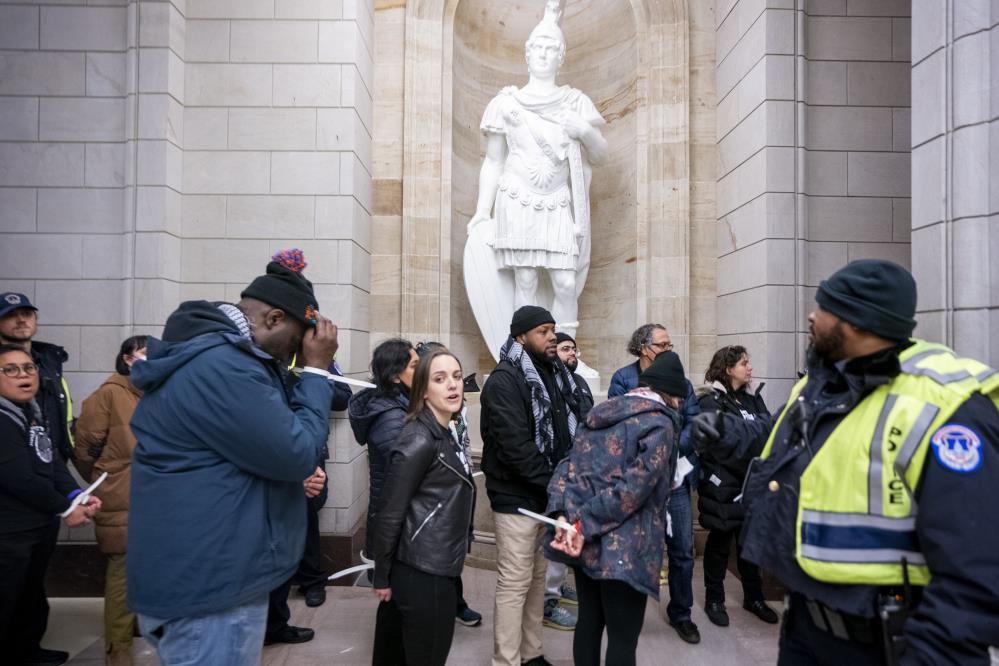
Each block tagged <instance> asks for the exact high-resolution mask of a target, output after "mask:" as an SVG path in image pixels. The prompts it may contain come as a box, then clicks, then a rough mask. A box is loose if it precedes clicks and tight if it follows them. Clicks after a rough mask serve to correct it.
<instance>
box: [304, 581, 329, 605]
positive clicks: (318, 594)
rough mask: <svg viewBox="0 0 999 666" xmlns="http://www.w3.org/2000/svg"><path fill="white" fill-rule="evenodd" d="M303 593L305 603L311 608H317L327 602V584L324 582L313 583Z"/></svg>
mask: <svg viewBox="0 0 999 666" xmlns="http://www.w3.org/2000/svg"><path fill="white" fill-rule="evenodd" d="M302 593H303V594H304V595H305V605H306V606H308V607H309V608H316V607H317V606H322V605H323V604H324V603H326V585H324V584H322V583H320V584H319V585H313V586H312V587H310V588H308V589H306V590H303V591H302Z"/></svg>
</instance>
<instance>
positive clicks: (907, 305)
mask: <svg viewBox="0 0 999 666" xmlns="http://www.w3.org/2000/svg"><path fill="white" fill-rule="evenodd" d="M815 301H816V302H817V303H818V304H819V306H821V307H822V309H823V310H825V311H826V312H829V313H831V314H834V315H836V316H837V317H839V318H840V319H842V320H844V321H846V322H849V323H851V324H853V325H854V326H856V327H857V328H860V329H862V330H865V331H869V332H871V333H873V334H875V335H877V336H879V337H882V338H885V339H888V340H908V339H909V336H911V335H912V329H914V328H915V327H916V320H915V319H913V317H914V316H915V314H916V281H915V280H913V279H912V275H911V274H910V273H909V271H907V270H905V269H904V268H902V267H901V266H899V265H898V264H896V263H892V262H890V261H885V260H883V259H861V260H859V261H854V262H852V263H850V264H847V265H846V266H844V267H843V268H841V269H839V270H838V271H836V272H835V273H833V274H832V276H831V277H830V278H829V279H828V280H824V281H822V283H821V284H819V290H818V292H817V293H816V294H815Z"/></svg>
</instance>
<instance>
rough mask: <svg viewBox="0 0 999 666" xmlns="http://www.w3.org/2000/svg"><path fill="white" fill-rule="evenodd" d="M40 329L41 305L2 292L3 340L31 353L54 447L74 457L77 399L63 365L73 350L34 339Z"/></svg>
mask: <svg viewBox="0 0 999 666" xmlns="http://www.w3.org/2000/svg"><path fill="white" fill-rule="evenodd" d="M37 332H38V308H36V307H35V306H34V305H32V304H31V301H29V300H28V297H27V296H25V295H24V294H18V293H16V292H12V291H8V292H6V293H3V294H0V343H2V344H14V345H18V346H19V347H21V348H23V349H24V351H26V352H28V353H29V354H31V360H32V361H34V362H35V365H37V366H38V379H39V381H40V385H39V388H38V397H37V400H38V406H39V407H41V409H42V416H43V417H44V419H45V424H46V428H47V429H48V434H49V439H51V440H52V447H53V448H54V449H56V450H57V451H58V452H59V455H60V456H62V459H63V461H66V462H68V461H70V460H72V459H73V449H72V447H73V438H72V434H71V433H70V425H71V424H72V423H73V400H72V398H71V397H70V394H69V384H67V383H66V380H65V379H64V378H63V376H62V365H63V363H65V362H66V361H68V360H69V354H67V353H66V350H65V349H63V348H62V347H60V346H58V345H53V344H50V343H48V342H39V341H37V340H34V339H33V338H34V337H35V334H36V333H37Z"/></svg>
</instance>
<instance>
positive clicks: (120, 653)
mask: <svg viewBox="0 0 999 666" xmlns="http://www.w3.org/2000/svg"><path fill="white" fill-rule="evenodd" d="M145 358H146V336H144V335H136V336H133V337H131V338H128V339H127V340H125V341H124V342H122V343H121V349H119V350H118V355H117V356H116V357H115V362H114V367H115V370H116V372H115V373H114V374H113V375H111V376H110V377H108V378H107V379H105V380H104V383H103V384H101V386H100V388H98V389H97V390H96V391H94V392H93V393H92V394H91V395H90V397H89V398H87V399H86V400H84V401H83V407H82V408H81V410H80V418H79V419H77V421H76V426H75V429H74V435H75V438H76V448H75V449H74V451H73V456H74V457H75V459H76V465H77V468H78V469H79V470H80V473H81V474H83V475H84V477H85V478H86V477H92V480H93V479H94V478H96V477H98V476H100V475H101V474H102V473H104V472H107V474H108V478H107V479H105V481H104V483H102V484H101V485H100V487H98V489H97V491H96V493H95V494H96V495H97V496H99V497H100V498H101V501H102V502H103V503H104V504H103V507H102V508H101V510H100V512H99V513H98V514H97V515H96V517H95V518H94V531H95V533H96V535H97V545H98V546H99V547H100V549H101V552H102V553H104V554H105V555H107V558H108V564H107V573H106V575H105V580H104V650H105V654H106V655H107V663H108V664H131V663H132V658H131V647H132V635H133V633H134V631H135V615H134V614H133V613H132V612H131V611H129V610H128V606H127V605H126V602H125V595H126V592H125V543H126V541H127V535H128V495H129V490H130V488H131V481H132V471H131V470H132V451H133V450H134V449H135V436H134V435H133V434H132V430H131V428H130V427H129V422H130V421H131V420H132V414H133V413H134V412H135V408H136V406H137V405H138V404H139V398H140V397H141V396H142V391H140V390H139V389H137V388H135V386H133V385H132V381H131V379H130V377H129V375H130V374H131V371H132V364H134V363H136V362H137V361H141V360H144V359H145Z"/></svg>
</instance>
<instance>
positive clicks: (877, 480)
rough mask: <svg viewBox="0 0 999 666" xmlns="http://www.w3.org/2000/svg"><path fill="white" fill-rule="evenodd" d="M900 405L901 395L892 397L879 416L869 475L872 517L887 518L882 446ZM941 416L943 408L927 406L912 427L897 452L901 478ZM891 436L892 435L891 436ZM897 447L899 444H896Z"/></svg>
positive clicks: (868, 499)
mask: <svg viewBox="0 0 999 666" xmlns="http://www.w3.org/2000/svg"><path fill="white" fill-rule="evenodd" d="M897 402H898V395H896V394H894V393H890V394H889V395H888V398H887V399H886V400H885V406H884V407H882V408H881V414H880V415H879V416H878V424H877V426H876V427H875V428H874V437H872V438H871V447H870V448H871V466H870V470H869V472H868V478H867V481H868V486H867V487H868V492H867V507H868V508H867V510H868V512H869V513H870V514H871V515H875V516H878V515H884V512H883V510H882V509H883V507H884V503H885V502H884V487H885V481H884V447H882V446H881V445H880V443H881V442H883V441H884V439H885V426H886V424H887V422H888V417H889V415H890V414H891V412H892V410H893V409H894V408H895V405H896V403H897ZM939 413H940V408H939V407H937V406H936V405H932V404H929V403H926V404H924V405H923V407H922V410H921V411H920V412H919V415H918V416H917V417H916V420H915V421H914V422H913V424H912V429H911V430H909V433H908V434H907V435H906V436H905V440H904V441H903V442H902V445H901V446H899V447H898V448H897V451H898V454H897V455H896V456H895V459H894V463H893V465H892V466H893V467H894V471H895V474H896V475H897V476H898V477H900V478H901V477H904V476H905V472H906V470H907V469H908V467H909V463H910V462H911V461H912V456H913V455H914V454H915V453H916V447H917V446H919V443H920V442H921V441H923V438H924V437H925V436H926V433H927V431H928V430H929V429H930V425H931V424H932V423H933V421H934V419H936V417H937V414H939ZM889 434H890V433H889ZM896 444H897V443H896Z"/></svg>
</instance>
